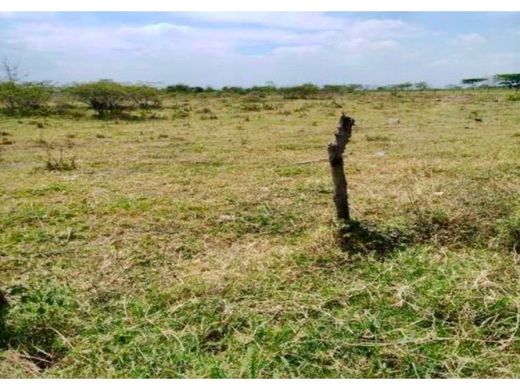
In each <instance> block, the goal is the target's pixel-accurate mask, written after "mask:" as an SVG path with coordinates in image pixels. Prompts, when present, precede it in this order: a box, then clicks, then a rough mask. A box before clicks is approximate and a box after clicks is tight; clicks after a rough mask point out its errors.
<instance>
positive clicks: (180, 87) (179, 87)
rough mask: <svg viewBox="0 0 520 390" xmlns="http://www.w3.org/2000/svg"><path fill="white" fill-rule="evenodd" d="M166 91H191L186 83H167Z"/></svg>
mask: <svg viewBox="0 0 520 390" xmlns="http://www.w3.org/2000/svg"><path fill="white" fill-rule="evenodd" d="M166 92H167V93H175V92H180V93H188V92H191V88H190V86H189V85H186V84H175V85H168V86H167V87H166Z"/></svg>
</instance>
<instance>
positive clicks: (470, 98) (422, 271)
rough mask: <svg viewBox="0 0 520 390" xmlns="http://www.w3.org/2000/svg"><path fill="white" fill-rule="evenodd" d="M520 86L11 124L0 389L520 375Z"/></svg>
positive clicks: (195, 99) (0, 242) (4, 173)
mask: <svg viewBox="0 0 520 390" xmlns="http://www.w3.org/2000/svg"><path fill="white" fill-rule="evenodd" d="M510 94H511V93H510V92H508V91H500V90H497V91H437V92H434V91H424V92H400V93H390V92H366V93H365V92H359V93H351V94H345V95H341V96H340V95H338V96H330V97H328V98H323V99H308V100H288V99H283V98H282V97H280V96H267V97H263V98H259V97H251V96H237V95H228V96H203V95H191V96H184V97H183V96H181V97H178V98H171V99H169V100H168V101H167V102H166V103H165V108H164V109H162V110H159V111H157V112H155V118H149V119H146V120H138V118H134V119H133V120H118V121H115V120H99V119H95V118H93V117H92V113H91V112H88V111H87V110H86V109H84V110H83V111H84V112H82V111H81V110H80V111H79V113H78V114H77V115H76V116H75V117H69V118H66V117H60V116H50V117H41V118H40V117H38V118H8V117H0V132H2V136H0V275H1V279H0V288H1V289H3V290H4V291H6V292H7V295H8V298H9V301H10V306H9V308H8V309H5V308H4V309H1V308H0V336H1V339H0V377H268V378H270V377H519V376H520V339H519V328H520V283H519V281H520V263H519V260H520V257H519V255H518V252H520V196H519V195H518V194H519V192H520V102H518V101H510V100H508V99H507V97H508V96H509V95H510ZM343 111H344V112H345V113H346V114H347V115H349V116H352V117H353V118H355V120H356V126H355V127H354V133H353V137H352V141H351V143H349V144H348V146H347V151H348V156H347V168H346V170H347V175H348V179H349V191H350V196H351V199H350V201H351V206H352V214H353V216H354V218H355V219H356V220H357V221H358V222H359V226H360V231H362V232H364V233H363V234H361V233H360V234H358V235H356V237H353V238H352V243H353V244H352V248H351V249H349V250H345V251H342V250H340V249H339V248H338V246H337V244H336V241H335V240H336V238H335V235H336V232H337V226H336V225H335V223H334V221H333V216H334V208H333V203H332V186H331V177H330V170H329V167H328V162H327V160H326V157H327V154H326V145H327V143H328V142H329V141H330V140H331V139H332V135H333V132H334V131H335V128H336V126H337V122H338V119H339V117H340V115H341V113H342V112H343ZM148 116H149V114H148ZM397 119H398V121H397ZM397 122H398V123H397ZM60 149H61V150H62V151H61V152H60ZM48 153H50V155H51V157H52V158H54V159H59V157H60V154H62V155H63V161H64V162H65V164H62V166H61V168H71V169H70V170H66V169H55V170H49V169H47V168H46V162H47V160H48V158H49V157H48ZM73 157H75V167H74V166H68V164H71V163H72V161H71V159H72V158H73ZM51 162H52V161H51ZM58 165H59V164H58ZM58 168H60V166H58Z"/></svg>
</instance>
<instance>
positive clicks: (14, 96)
mask: <svg viewBox="0 0 520 390" xmlns="http://www.w3.org/2000/svg"><path fill="white" fill-rule="evenodd" d="M2 68H3V72H4V77H3V78H4V80H5V81H3V82H0V104H1V105H2V106H3V111H4V112H5V113H6V114H8V115H30V114H41V113H43V112H44V111H45V110H46V109H47V103H48V102H49V100H50V98H51V96H52V93H53V88H52V87H51V86H50V85H49V84H47V83H33V82H23V83H22V82H20V78H21V76H20V74H19V66H18V64H12V63H11V62H9V60H7V59H4V60H3V62H2Z"/></svg>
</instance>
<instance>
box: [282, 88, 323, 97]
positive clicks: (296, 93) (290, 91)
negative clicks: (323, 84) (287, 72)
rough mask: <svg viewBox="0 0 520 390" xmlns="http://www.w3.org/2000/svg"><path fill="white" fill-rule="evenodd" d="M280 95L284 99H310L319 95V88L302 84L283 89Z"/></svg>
mask: <svg viewBox="0 0 520 390" xmlns="http://www.w3.org/2000/svg"><path fill="white" fill-rule="evenodd" d="M282 93H283V96H284V97H285V98H286V99H310V98H314V97H316V96H317V95H318V94H319V93H320V88H319V87H318V86H316V85H314V84H302V85H297V86H295V87H289V88H283V89H282Z"/></svg>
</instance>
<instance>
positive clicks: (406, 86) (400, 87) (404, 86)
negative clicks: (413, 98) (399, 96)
mask: <svg viewBox="0 0 520 390" xmlns="http://www.w3.org/2000/svg"><path fill="white" fill-rule="evenodd" d="M391 87H392V88H391V89H394V90H401V91H402V90H408V89H412V87H413V84H412V83H410V82H406V83H400V84H394V85H392V86H391Z"/></svg>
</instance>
